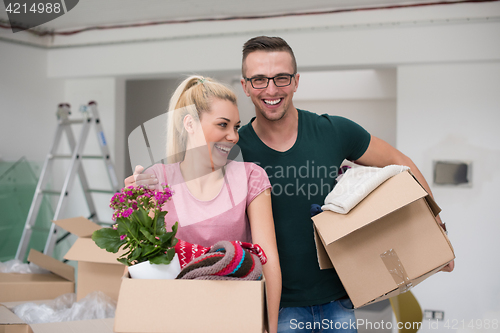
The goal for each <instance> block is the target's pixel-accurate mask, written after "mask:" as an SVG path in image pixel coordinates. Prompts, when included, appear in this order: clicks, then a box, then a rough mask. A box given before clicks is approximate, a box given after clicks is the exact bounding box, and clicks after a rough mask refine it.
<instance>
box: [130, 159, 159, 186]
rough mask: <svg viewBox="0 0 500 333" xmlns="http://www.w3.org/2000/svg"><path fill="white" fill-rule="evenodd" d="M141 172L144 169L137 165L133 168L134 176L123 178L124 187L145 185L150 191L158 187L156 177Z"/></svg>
mask: <svg viewBox="0 0 500 333" xmlns="http://www.w3.org/2000/svg"><path fill="white" fill-rule="evenodd" d="M143 171H144V167H142V166H141V165H137V166H136V167H135V170H134V174H133V175H132V176H129V177H127V178H125V181H124V183H125V187H128V186H134V187H136V186H141V185H146V186H149V187H150V188H152V189H153V188H155V187H156V185H158V179H157V178H156V176H155V175H153V174H149V173H142V172H143Z"/></svg>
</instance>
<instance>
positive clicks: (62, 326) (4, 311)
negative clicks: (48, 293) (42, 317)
mask: <svg viewBox="0 0 500 333" xmlns="http://www.w3.org/2000/svg"><path fill="white" fill-rule="evenodd" d="M15 305H17V304H11V303H4V304H0V332H2V333H4V332H5V333H68V332H71V333H88V332H92V333H113V321H114V319H113V318H110V319H95V320H80V321H66V322H58V323H43V324H31V325H28V324H26V323H25V322H24V321H23V320H22V319H20V318H19V317H18V316H16V315H15V314H14V313H13V312H12V311H11V310H10V309H11V308H12V307H13V306H15Z"/></svg>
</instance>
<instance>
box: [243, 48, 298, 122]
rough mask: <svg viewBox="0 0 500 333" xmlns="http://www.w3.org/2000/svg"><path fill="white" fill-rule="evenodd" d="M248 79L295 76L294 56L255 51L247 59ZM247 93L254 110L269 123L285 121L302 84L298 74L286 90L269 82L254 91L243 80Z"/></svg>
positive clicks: (284, 53)
mask: <svg viewBox="0 0 500 333" xmlns="http://www.w3.org/2000/svg"><path fill="white" fill-rule="evenodd" d="M244 68H245V71H246V73H245V76H246V77H247V78H253V77H259V76H261V77H275V76H277V75H279V74H294V69H293V64H292V56H291V55H290V54H289V53H288V52H285V51H277V52H266V51H255V52H252V53H250V54H249V55H248V56H247V57H246V59H245V66H244ZM241 83H242V85H243V89H244V90H245V94H246V95H247V96H248V97H250V98H251V99H252V102H253V104H254V105H255V110H256V111H257V112H259V113H260V114H261V115H262V116H263V117H264V118H265V119H267V120H269V121H277V120H280V119H282V118H283V117H284V116H285V115H286V113H287V111H288V110H290V109H291V108H293V103H292V98H293V94H294V93H295V91H296V90H297V87H298V85H299V74H296V75H295V76H294V77H293V78H292V81H291V83H290V85H289V86H286V87H276V85H275V84H274V82H273V80H269V84H268V86H267V88H264V89H255V88H253V87H252V85H251V83H250V82H246V81H245V80H244V79H242V81H241Z"/></svg>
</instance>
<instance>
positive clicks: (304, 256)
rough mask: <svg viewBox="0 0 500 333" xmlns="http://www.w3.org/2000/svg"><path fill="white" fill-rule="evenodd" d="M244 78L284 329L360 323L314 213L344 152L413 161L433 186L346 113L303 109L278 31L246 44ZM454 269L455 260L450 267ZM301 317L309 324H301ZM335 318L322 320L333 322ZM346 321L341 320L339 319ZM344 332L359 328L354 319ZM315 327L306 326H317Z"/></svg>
mask: <svg viewBox="0 0 500 333" xmlns="http://www.w3.org/2000/svg"><path fill="white" fill-rule="evenodd" d="M242 75H243V79H242V80H241V84H242V86H243V89H244V91H245V93H246V95H247V96H248V97H250V98H251V99H252V102H253V104H254V105H255V118H253V119H252V120H251V121H250V123H249V124H247V125H245V126H243V127H242V128H241V129H240V132H239V133H240V141H239V143H238V145H239V146H240V148H241V151H242V154H243V159H244V160H245V161H248V162H255V163H257V164H258V165H260V166H261V167H263V168H264V170H266V172H267V174H268V176H269V180H270V181H271V184H272V185H273V191H272V193H273V196H272V205H273V216H274V223H275V228H276V237H277V244H278V251H279V256H280V263H281V269H282V279H283V283H282V297H281V306H282V307H283V308H282V309H281V310H280V321H279V329H278V331H279V332H287V331H290V332H302V331H301V330H300V328H301V327H304V328H307V326H308V325H307V323H310V325H309V326H311V324H313V323H315V322H316V323H318V322H319V323H326V322H324V321H323V319H327V322H328V323H331V321H333V323H335V322H344V323H352V322H355V317H354V313H353V310H352V303H350V301H349V299H348V298H347V295H346V291H345V290H344V288H343V286H342V284H341V282H340V280H339V278H338V276H337V274H336V272H335V270H333V269H330V270H320V268H319V266H318V261H317V256H316V247H315V243H314V238H313V226H312V221H311V219H310V210H309V209H310V207H311V204H313V203H316V204H322V203H323V201H324V198H325V196H326V195H327V194H328V193H329V192H330V190H331V189H332V188H333V185H334V177H335V176H336V174H337V171H338V170H339V168H340V164H341V163H342V161H343V160H344V159H348V160H351V161H355V162H356V163H358V164H362V165H370V166H377V167H384V166H387V165H390V164H399V165H406V166H409V167H410V168H411V170H412V173H413V174H414V175H415V176H416V177H417V179H418V180H419V182H420V183H421V184H422V185H423V186H424V187H425V189H426V190H427V191H428V192H429V193H431V192H430V189H429V186H428V185H427V182H426V181H425V179H424V177H423V176H422V174H421V173H420V171H419V170H418V168H417V167H416V166H415V164H414V163H413V162H412V161H411V159H409V158H408V157H407V156H405V155H404V154H402V153H401V152H400V151H398V150H396V149H395V148H393V147H392V146H390V145H389V144H388V143H386V142H384V141H383V140H381V139H378V138H376V137H374V136H371V135H370V134H369V133H368V132H366V131H365V130H364V129H363V128H362V127H360V126H359V125H357V124H355V123H354V122H352V121H349V120H347V119H345V118H341V117H333V116H327V115H322V116H320V115H317V114H314V113H310V112H307V111H303V110H297V109H296V108H295V107H294V105H293V95H294V93H295V91H297V88H298V86H299V78H300V74H298V73H297V65H296V61H295V56H294V54H293V51H292V49H291V48H290V46H289V45H288V44H287V43H286V42H285V41H284V40H283V39H281V38H279V37H266V36H260V37H255V38H252V39H250V40H249V41H247V42H246V43H245V45H244V46H243V64H242ZM452 269H453V263H452V264H451V265H450V266H449V267H447V268H446V270H447V271H451V270H452ZM301 324H302V325H301ZM334 326H335V325H326V326H324V325H322V327H323V328H332V327H334ZM337 327H339V326H337ZM341 327H348V329H344V330H342V331H343V332H351V331H352V332H355V331H356V330H355V329H349V328H352V325H341ZM310 331H311V330H307V329H306V330H304V332H310Z"/></svg>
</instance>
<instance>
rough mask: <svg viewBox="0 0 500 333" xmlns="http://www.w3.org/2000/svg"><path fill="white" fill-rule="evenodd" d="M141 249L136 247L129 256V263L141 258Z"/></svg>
mask: <svg viewBox="0 0 500 333" xmlns="http://www.w3.org/2000/svg"><path fill="white" fill-rule="evenodd" d="M141 252H142V249H141V247H140V246H138V247H136V248H135V250H134V251H132V253H131V254H130V256H129V258H128V260H129V261H134V260H137V258H139V257H140V256H141Z"/></svg>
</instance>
